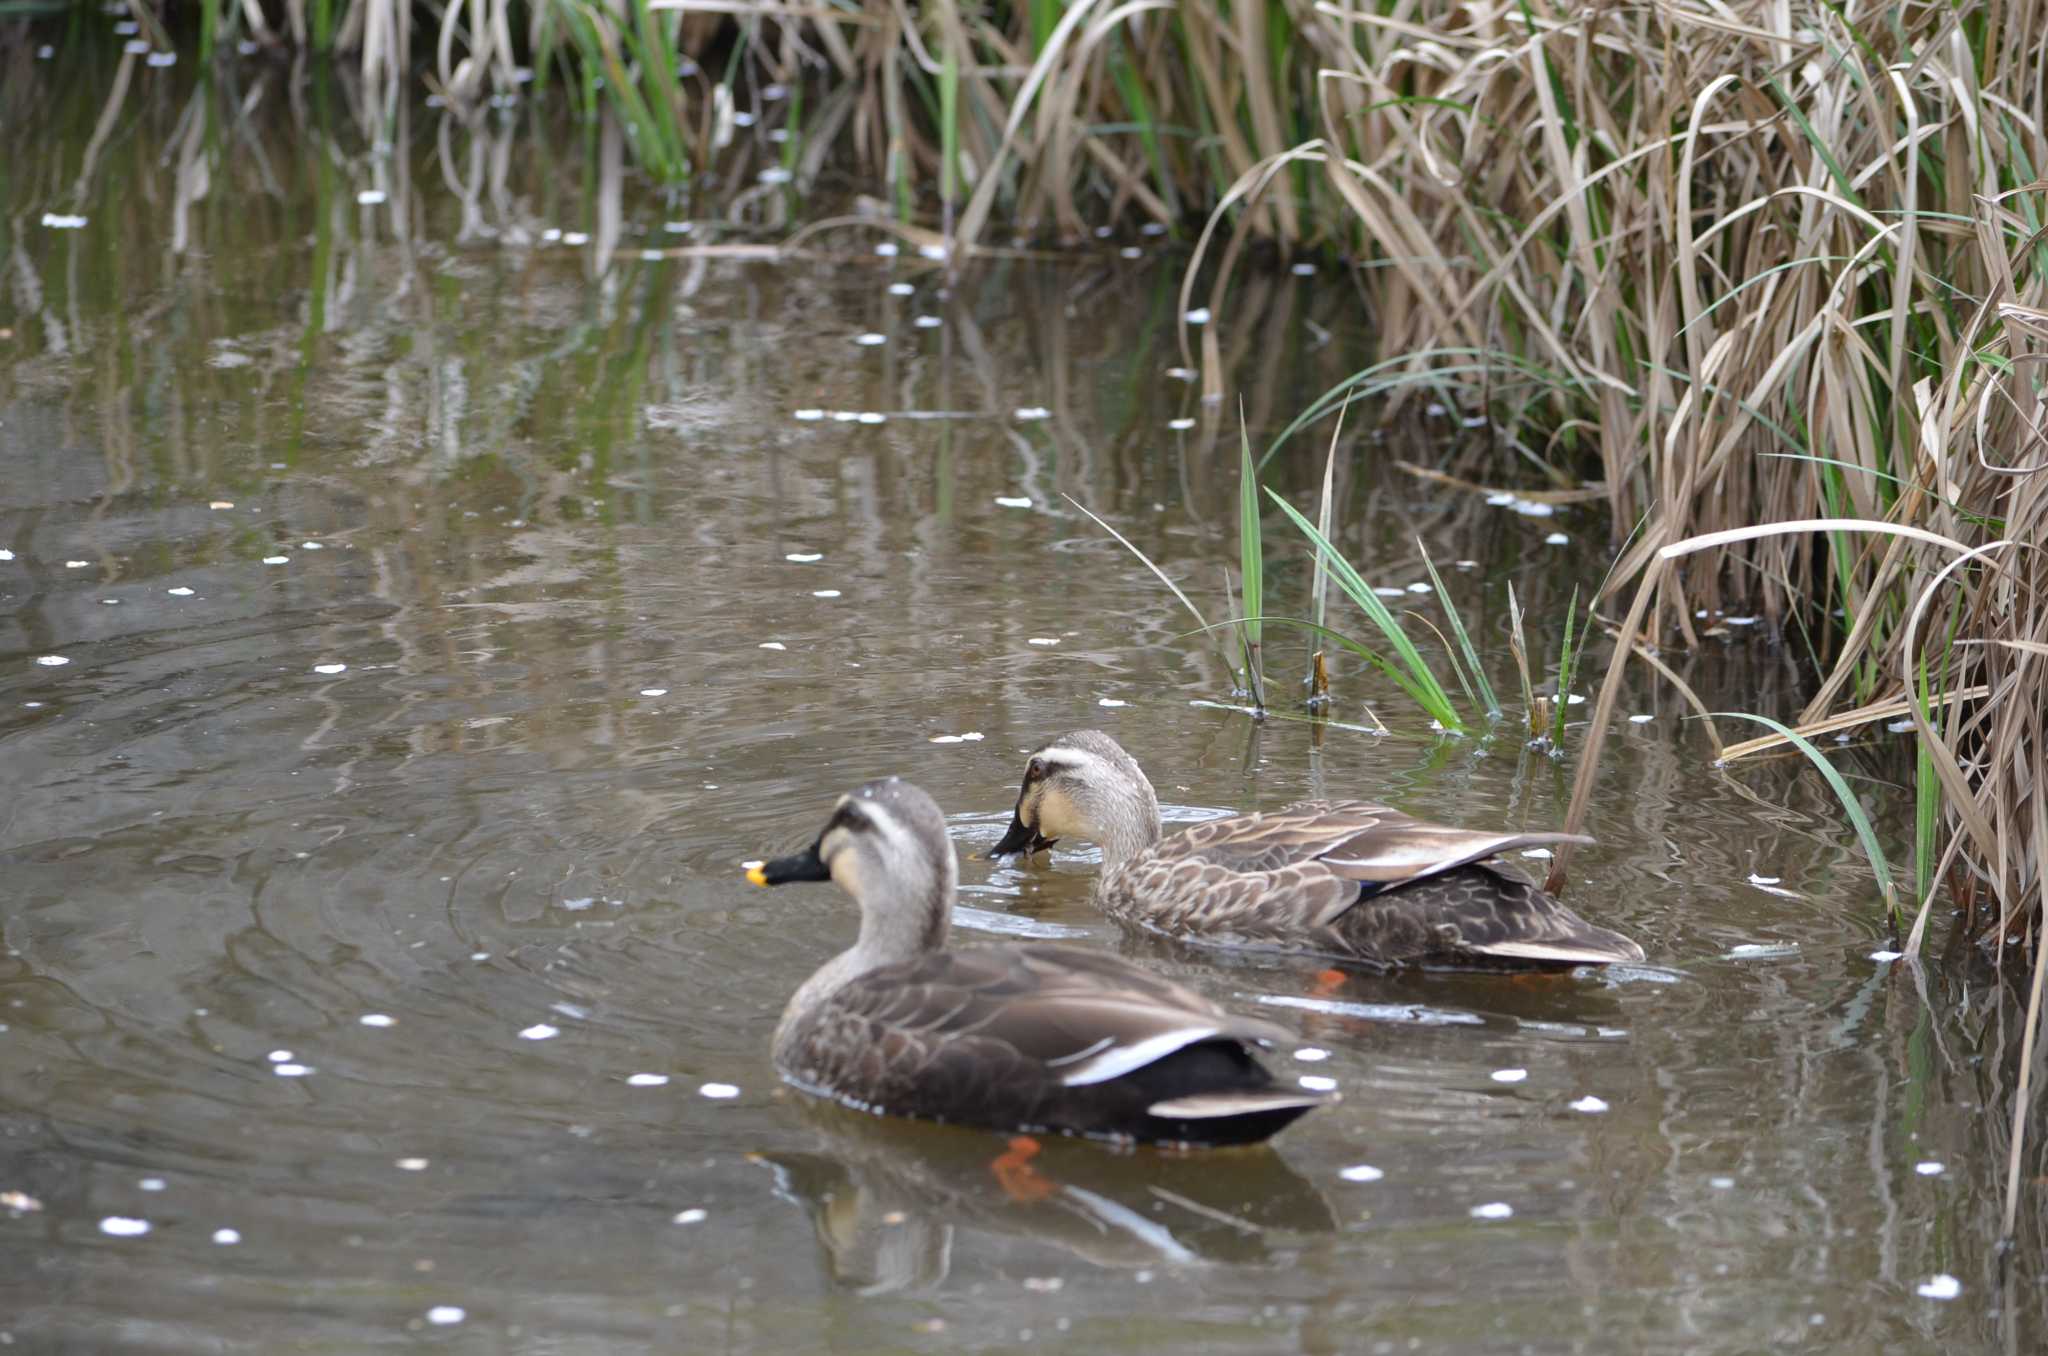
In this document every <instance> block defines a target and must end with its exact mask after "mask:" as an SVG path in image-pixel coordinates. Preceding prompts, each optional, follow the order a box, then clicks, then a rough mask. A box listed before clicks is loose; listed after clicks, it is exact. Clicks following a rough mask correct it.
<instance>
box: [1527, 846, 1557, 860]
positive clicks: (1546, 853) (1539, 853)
mask: <svg viewBox="0 0 2048 1356" xmlns="http://www.w3.org/2000/svg"><path fill="white" fill-rule="evenodd" d="M1522 855H1523V856H1524V857H1543V858H1547V857H1551V856H1554V855H1555V854H1553V853H1552V852H1551V850H1550V849H1549V848H1545V847H1534V848H1523V849H1522Z"/></svg>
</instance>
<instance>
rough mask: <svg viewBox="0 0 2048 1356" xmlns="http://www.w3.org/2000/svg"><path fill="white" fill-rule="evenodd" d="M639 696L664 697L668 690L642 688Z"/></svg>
mask: <svg viewBox="0 0 2048 1356" xmlns="http://www.w3.org/2000/svg"><path fill="white" fill-rule="evenodd" d="M640 695H641V696H643V697H666V696H667V695H668V689H667V688H665V687H643V688H641V689H640Z"/></svg>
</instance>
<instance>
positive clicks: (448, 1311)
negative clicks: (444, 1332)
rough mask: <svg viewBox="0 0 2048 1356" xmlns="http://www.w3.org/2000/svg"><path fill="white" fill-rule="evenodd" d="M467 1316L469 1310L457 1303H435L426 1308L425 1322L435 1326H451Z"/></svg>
mask: <svg viewBox="0 0 2048 1356" xmlns="http://www.w3.org/2000/svg"><path fill="white" fill-rule="evenodd" d="M468 1317H469V1311H468V1310H466V1309H464V1308H463V1307H462V1306H461V1305H459V1304H437V1305H435V1306H434V1307H433V1308H431V1309H429V1310H427V1322H429V1323H431V1324H433V1325H434V1326H435V1327H437V1328H452V1327H454V1326H455V1325H456V1324H457V1323H460V1322H461V1321H462V1320H463V1319H465V1318H468Z"/></svg>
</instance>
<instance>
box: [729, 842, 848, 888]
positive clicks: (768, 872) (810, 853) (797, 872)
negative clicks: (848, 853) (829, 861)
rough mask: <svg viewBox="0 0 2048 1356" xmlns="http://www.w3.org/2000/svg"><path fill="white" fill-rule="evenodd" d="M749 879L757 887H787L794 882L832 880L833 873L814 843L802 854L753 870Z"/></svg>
mask: <svg viewBox="0 0 2048 1356" xmlns="http://www.w3.org/2000/svg"><path fill="white" fill-rule="evenodd" d="M747 879H748V880H750V881H752V882H754V884H756V885H787V884H789V883H790V882H791V881H793V880H831V879H832V872H831V870H830V868H828V867H827V866H826V865H825V859H824V858H823V857H820V856H819V855H818V845H817V844H816V843H813V844H811V845H810V846H809V847H807V848H805V849H804V850H803V851H802V852H792V853H791V854H790V855H789V856H787V857H777V858H776V859H775V860H774V861H772V862H763V863H761V865H759V866H757V867H753V868H751V869H750V870H749V871H748V872H747Z"/></svg>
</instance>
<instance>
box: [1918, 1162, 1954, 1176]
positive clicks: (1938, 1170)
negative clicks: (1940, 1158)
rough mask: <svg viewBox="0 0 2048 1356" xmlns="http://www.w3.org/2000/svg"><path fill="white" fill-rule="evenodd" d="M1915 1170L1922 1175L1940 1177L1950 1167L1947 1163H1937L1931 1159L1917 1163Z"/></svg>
mask: <svg viewBox="0 0 2048 1356" xmlns="http://www.w3.org/2000/svg"><path fill="white" fill-rule="evenodd" d="M1913 1171H1914V1172H1917V1173H1919V1174H1920V1175H1921V1176H1922V1177H1939V1176H1941V1175H1942V1174H1943V1173H1945V1172H1947V1171H1948V1167H1947V1165H1946V1164H1942V1163H1937V1162H1935V1161H1934V1160H1933V1159H1929V1160H1927V1161H1926V1162H1924V1163H1915V1164H1914V1165H1913Z"/></svg>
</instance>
